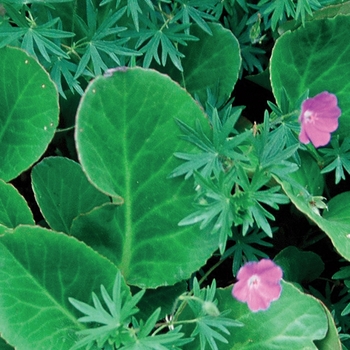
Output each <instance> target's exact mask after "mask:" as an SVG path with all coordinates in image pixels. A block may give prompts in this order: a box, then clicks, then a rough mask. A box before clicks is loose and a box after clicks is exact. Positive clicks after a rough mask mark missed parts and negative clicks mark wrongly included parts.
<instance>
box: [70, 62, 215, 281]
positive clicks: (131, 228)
mask: <svg viewBox="0 0 350 350" xmlns="http://www.w3.org/2000/svg"><path fill="white" fill-rule="evenodd" d="M97 115H98V118H96V116H97ZM176 118H177V119H180V120H182V121H184V122H185V123H186V124H188V125H193V123H194V121H195V120H196V119H199V120H201V121H202V123H203V128H206V129H208V123H207V121H206V120H205V117H204V114H203V113H202V111H201V109H200V108H199V107H198V105H197V104H196V103H195V101H194V100H193V99H191V97H190V96H189V95H188V94H187V93H186V91H184V90H183V89H181V88H180V87H179V86H178V84H176V83H175V82H173V81H171V80H170V79H169V78H168V77H166V76H164V75H161V74H160V73H158V72H156V71H153V70H145V69H142V68H132V69H129V68H125V69H117V70H116V71H115V72H114V74H113V73H111V74H109V75H108V76H104V77H98V78H97V79H96V80H95V81H93V82H92V83H91V84H90V85H89V87H88V89H87V90H86V92H85V95H84V96H83V98H82V100H81V104H80V106H79V109H78V115H77V126H76V135H75V137H76V143H77V150H78V154H79V159H80V162H81V164H82V168H83V171H84V172H85V173H86V175H87V177H88V178H89V179H90V181H91V182H92V183H93V184H94V185H95V186H96V187H97V188H99V189H100V190H101V191H102V192H104V193H106V194H109V195H111V196H112V197H114V200H117V201H118V203H121V202H123V205H121V206H119V207H117V206H115V205H104V206H101V207H100V208H96V209H95V210H93V211H92V212H91V213H89V214H87V215H82V216H81V217H79V218H78V219H77V220H76V222H75V223H74V224H73V226H75V227H74V228H73V227H72V234H77V235H78V234H79V239H83V240H87V241H88V242H89V243H88V244H91V245H92V246H94V247H95V248H96V249H97V250H98V251H101V252H102V254H106V255H108V257H109V258H110V259H112V261H114V262H115V263H116V264H117V266H119V268H120V269H121V271H122V273H123V275H124V277H125V278H126V280H127V281H128V283H130V284H134V285H138V286H140V287H156V286H160V285H168V284H174V283H176V282H178V281H180V280H182V279H186V278H188V277H189V276H190V275H191V273H192V272H194V271H196V270H197V269H198V268H199V267H200V266H202V265H203V264H204V263H205V261H206V260H207V259H208V258H209V257H210V255H211V254H212V253H213V251H214V250H215V249H216V246H217V240H218V239H217V237H215V236H213V235H212V236H210V235H207V234H204V233H202V232H200V231H199V230H198V229H197V228H196V227H179V226H178V223H179V222H180V220H181V219H182V218H184V217H185V216H186V215H188V214H189V213H190V212H191V205H192V197H193V194H194V193H193V187H192V183H190V182H189V181H184V180H182V179H180V178H175V179H174V178H173V179H168V178H167V177H168V175H169V174H170V172H171V171H172V170H173V169H174V168H175V167H176V166H177V165H178V162H179V161H178V160H177V159H176V158H175V157H174V156H173V153H174V152H175V151H177V150H181V151H189V150H192V148H191V147H192V146H191V145H189V144H188V143H186V142H185V141H183V140H181V139H180V138H179V137H178V136H179V135H178V132H177V128H176V123H175V119H176ZM103 217H105V219H103ZM107 218H108V220H110V221H107V220H106V219H107ZM97 227H99V229H98V230H97ZM94 230H95V232H94ZM199 241H200V242H201V244H200V245H198V242H199ZM154 261H157V264H155V263H154Z"/></svg>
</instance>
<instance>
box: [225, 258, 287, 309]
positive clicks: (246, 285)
mask: <svg viewBox="0 0 350 350" xmlns="http://www.w3.org/2000/svg"><path fill="white" fill-rule="evenodd" d="M282 274H283V273H282V269H281V268H280V267H279V266H277V265H276V264H275V263H274V262H273V261H272V260H269V259H262V260H260V261H259V262H248V263H247V264H245V265H244V266H242V267H241V268H240V270H239V271H238V274H237V280H238V281H237V282H236V283H235V285H234V287H233V289H232V295H233V296H234V297H235V298H236V299H237V300H239V301H242V302H246V303H247V304H248V307H249V309H250V310H251V311H253V312H256V311H259V310H266V309H268V308H269V306H270V304H271V302H272V301H274V300H277V299H278V298H279V297H280V295H281V291H282V286H281V279H282Z"/></svg>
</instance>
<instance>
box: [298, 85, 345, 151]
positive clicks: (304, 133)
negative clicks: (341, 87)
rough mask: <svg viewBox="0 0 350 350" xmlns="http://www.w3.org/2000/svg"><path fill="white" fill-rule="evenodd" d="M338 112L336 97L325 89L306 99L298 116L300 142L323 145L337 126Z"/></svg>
mask: <svg viewBox="0 0 350 350" xmlns="http://www.w3.org/2000/svg"><path fill="white" fill-rule="evenodd" d="M340 114H341V110H340V108H339V107H338V100H337V97H336V96H335V95H333V94H331V93H329V92H327V91H324V92H321V93H320V94H318V95H316V96H315V97H312V98H308V99H306V100H305V101H304V102H303V103H302V105H301V114H300V117H299V122H300V123H301V131H300V134H299V140H300V142H302V143H305V144H307V143H309V142H310V141H311V142H312V143H313V145H314V146H315V147H320V146H325V145H326V144H327V143H328V142H329V140H330V139H331V132H333V131H335V130H336V129H337V128H338V118H339V117H340Z"/></svg>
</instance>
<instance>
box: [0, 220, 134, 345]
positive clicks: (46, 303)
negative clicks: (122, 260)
mask: <svg viewBox="0 0 350 350" xmlns="http://www.w3.org/2000/svg"><path fill="white" fill-rule="evenodd" d="M0 265H1V266H2V268H1V269H0V284H1V288H0V300H1V303H0V325H1V326H0V327H1V335H2V337H3V338H4V339H5V340H6V341H7V342H8V343H9V344H11V345H13V346H14V347H15V348H16V349H18V350H37V349H55V350H67V349H69V348H70V347H71V346H72V345H73V344H74V343H75V341H76V339H77V337H76V335H75V332H76V331H79V330H82V329H84V326H83V325H82V324H80V323H79V322H78V321H77V320H76V317H77V316H78V312H77V311H76V310H74V308H73V307H72V306H71V305H70V303H69V301H68V297H71V296H74V297H75V298H77V299H79V300H82V301H84V302H90V301H91V291H97V290H98V289H99V286H100V284H101V283H103V284H104V285H105V286H106V288H108V289H109V288H111V287H112V285H113V281H114V280H115V276H116V274H117V272H118V270H117V268H116V267H115V266H114V265H113V264H112V263H110V262H109V261H108V260H107V259H104V258H102V257H101V256H100V255H99V254H97V253H96V252H95V251H93V250H92V249H91V248H89V247H87V246H86V245H85V244H83V243H81V242H78V241H77V240H76V239H75V238H73V237H68V236H66V235H64V234H61V233H56V232H53V231H49V230H46V229H43V228H40V227H33V226H20V227H18V228H16V229H15V230H13V231H12V230H4V229H3V228H1V231H0ZM123 288H124V289H125V292H129V291H128V288H127V287H126V286H125V284H124V285H123Z"/></svg>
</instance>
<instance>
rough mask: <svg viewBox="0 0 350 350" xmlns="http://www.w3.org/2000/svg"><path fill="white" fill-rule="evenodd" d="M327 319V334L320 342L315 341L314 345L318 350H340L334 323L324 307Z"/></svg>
mask: <svg viewBox="0 0 350 350" xmlns="http://www.w3.org/2000/svg"><path fill="white" fill-rule="evenodd" d="M324 311H325V312H326V315H327V319H328V332H327V335H326V337H325V338H323V339H321V340H315V344H316V346H317V349H318V350H342V349H344V348H342V345H341V342H340V339H339V334H338V330H337V327H336V325H335V323H334V318H333V316H332V314H331V313H330V311H329V310H328V309H327V307H325V306H324Z"/></svg>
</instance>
